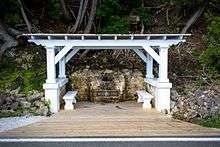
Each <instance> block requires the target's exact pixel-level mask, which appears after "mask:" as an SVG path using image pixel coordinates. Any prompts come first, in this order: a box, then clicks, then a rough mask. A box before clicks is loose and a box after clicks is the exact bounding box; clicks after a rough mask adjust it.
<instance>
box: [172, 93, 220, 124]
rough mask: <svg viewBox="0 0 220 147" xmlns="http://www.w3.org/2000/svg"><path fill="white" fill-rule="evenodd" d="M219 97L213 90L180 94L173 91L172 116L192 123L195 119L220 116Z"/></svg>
mask: <svg viewBox="0 0 220 147" xmlns="http://www.w3.org/2000/svg"><path fill="white" fill-rule="evenodd" d="M218 100H220V97H219V95H218V94H217V93H216V92H215V91H213V90H201V89H197V90H195V91H191V90H188V92H187V93H186V94H179V93H178V92H177V91H176V90H171V114H172V116H173V117H174V118H178V119H181V120H186V121H190V122H192V121H193V120H195V119H202V118H210V117H212V116H215V115H220V104H219V103H218V102H217V101H218Z"/></svg>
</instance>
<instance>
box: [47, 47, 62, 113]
mask: <svg viewBox="0 0 220 147" xmlns="http://www.w3.org/2000/svg"><path fill="white" fill-rule="evenodd" d="M46 50H47V80H46V83H45V84H44V85H43V88H44V89H45V99H46V100H47V101H49V103H50V111H51V112H58V111H59V108H60V103H59V96H60V94H59V93H60V92H59V82H57V80H56V64H55V48H54V47H46Z"/></svg>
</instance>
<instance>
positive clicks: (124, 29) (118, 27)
mask: <svg viewBox="0 0 220 147" xmlns="http://www.w3.org/2000/svg"><path fill="white" fill-rule="evenodd" d="M128 30H129V25H128V21H127V18H126V17H119V16H112V17H110V19H109V24H108V25H107V26H106V27H104V28H103V29H102V33H113V34H114V33H121V34H123V33H128Z"/></svg>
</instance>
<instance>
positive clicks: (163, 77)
mask: <svg viewBox="0 0 220 147" xmlns="http://www.w3.org/2000/svg"><path fill="white" fill-rule="evenodd" d="M159 55H160V60H161V63H160V64H159V79H158V80H159V82H165V83H166V82H169V79H168V47H160V48H159Z"/></svg>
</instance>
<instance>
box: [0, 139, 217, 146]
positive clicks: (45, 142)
mask: <svg viewBox="0 0 220 147" xmlns="http://www.w3.org/2000/svg"><path fill="white" fill-rule="evenodd" d="M148 146H149V147H220V137H212V138H210V137H202V138H201V137H200V138H196V137H193V138H191V137H185V138H184V137H182V138H174V137H169V138H165V137H161V138H160V137H157V138H154V137H152V138H25V139H24V138H23V139H21V138H20V139H19V138H14V139H11V138H10V139H7V138H0V147H148Z"/></svg>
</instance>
